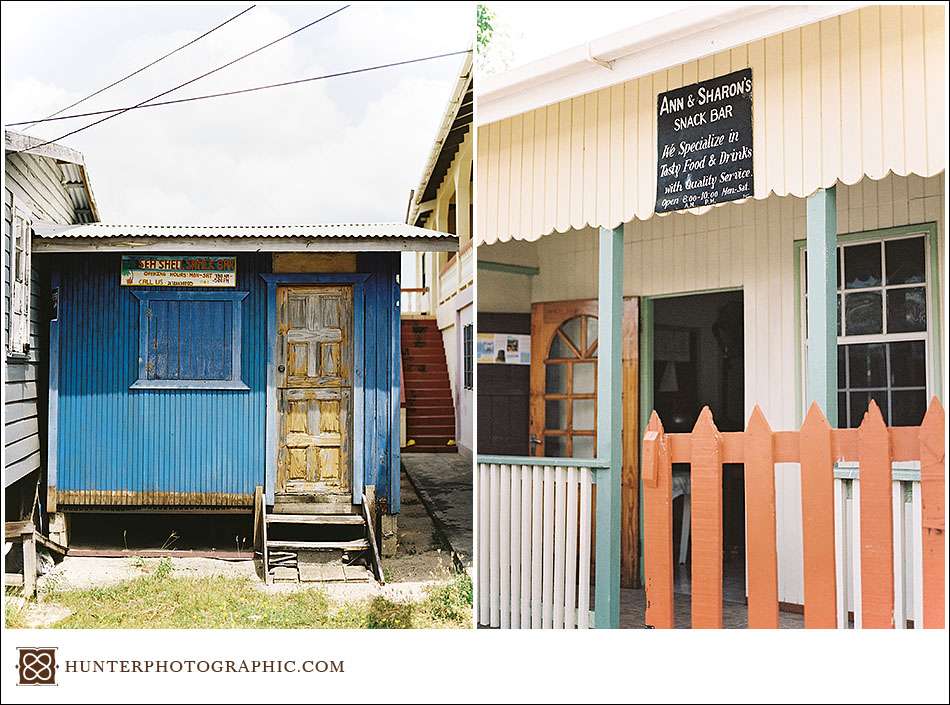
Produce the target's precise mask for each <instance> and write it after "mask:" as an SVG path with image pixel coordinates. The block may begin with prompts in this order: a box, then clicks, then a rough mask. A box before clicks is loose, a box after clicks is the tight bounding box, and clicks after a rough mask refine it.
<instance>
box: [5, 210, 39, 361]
mask: <svg viewBox="0 0 950 705" xmlns="http://www.w3.org/2000/svg"><path fill="white" fill-rule="evenodd" d="M12 221H13V222H12V223H11V224H10V230H11V232H10V323H9V330H8V331H7V355H9V356H11V357H27V356H29V354H30V295H31V278H32V277H31V272H32V260H33V244H32V236H33V214H32V213H31V212H30V210H29V208H27V206H26V204H25V203H24V202H23V201H22V200H21V199H19V198H17V197H16V196H14V197H13V213H12Z"/></svg>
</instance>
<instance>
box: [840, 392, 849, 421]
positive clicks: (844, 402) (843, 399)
mask: <svg viewBox="0 0 950 705" xmlns="http://www.w3.org/2000/svg"><path fill="white" fill-rule="evenodd" d="M847 427H848V395H847V393H846V392H838V428H847Z"/></svg>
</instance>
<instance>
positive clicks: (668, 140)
mask: <svg viewBox="0 0 950 705" xmlns="http://www.w3.org/2000/svg"><path fill="white" fill-rule="evenodd" d="M656 111H657V112H656V115H657V145H656V147H657V152H656V153H657V163H656V212H657V213H667V212H669V211H678V210H684V209H686V208H698V207H700V206H711V205H713V204H714V203H725V202H726V201H735V200H738V199H740V198H748V197H750V196H752V193H753V181H752V69H741V70H739V71H734V72H733V73H730V74H726V75H725V76H719V77H718V78H713V79H710V80H708V81H700V82H699V83H694V84H692V85H689V86H683V87H682V88H677V89H675V90H672V91H667V92H666V93H661V94H660V95H659V96H657V103H656Z"/></svg>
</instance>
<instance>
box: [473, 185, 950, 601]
mask: <svg viewBox="0 0 950 705" xmlns="http://www.w3.org/2000/svg"><path fill="white" fill-rule="evenodd" d="M943 193H944V177H943V175H942V174H941V175H938V176H934V177H930V178H922V177H918V176H908V177H898V176H888V177H886V178H884V179H882V180H881V181H870V180H867V179H865V180H863V181H861V182H858V183H857V184H855V185H853V186H843V185H839V186H838V189H837V195H838V198H837V203H838V232H839V233H842V234H843V233H849V232H861V231H866V230H875V229H878V228H886V227H894V226H900V225H908V224H916V223H926V222H937V223H938V240H939V243H940V248H939V249H940V259H941V262H942V261H943V257H944V251H945V249H944V248H945V235H944V210H943V200H944V199H943ZM804 236H805V201H804V200H801V199H798V198H794V197H790V196H789V197H784V198H779V197H776V196H773V197H771V198H768V199H766V200H762V201H747V202H745V203H742V204H732V205H728V206H725V207H721V208H715V209H712V210H710V211H709V212H707V213H705V214H704V215H699V216H697V215H691V214H673V215H670V216H666V217H654V218H652V219H651V220H648V221H633V222H630V223H627V224H626V225H625V234H624V251H625V261H624V295H625V296H658V295H666V294H674V293H696V292H702V291H709V290H714V289H725V288H742V289H743V292H744V305H745V365H746V367H745V389H746V394H745V401H746V403H745V406H746V415H747V416H748V414H749V413H751V411H752V407H753V406H754V405H755V404H759V405H760V406H761V407H762V410H763V412H764V413H765V415H766V418H768V420H769V422H770V424H771V425H772V427H773V428H774V429H777V430H778V429H791V428H793V427H795V426H796V425H797V424H798V423H800V419H801V409H800V408H799V405H800V396H801V395H800V390H799V386H798V372H797V365H798V362H797V361H798V350H799V345H800V342H799V335H798V331H797V329H796V325H795V311H796V307H797V306H798V305H799V293H798V291H797V290H796V288H795V283H794V256H795V246H794V241H795V240H799V239H803V238H804ZM525 246H526V243H505V244H498V245H490V246H484V245H483V246H481V247H480V248H479V258H480V259H482V260H491V261H508V260H514V259H519V260H520V259H523V258H524V256H525V255H524V253H523V248H524V247H525ZM534 247H535V248H536V257H537V264H538V266H539V267H540V270H541V271H540V274H538V275H537V276H535V277H532V278H531V285H530V300H523V299H524V294H525V292H526V289H527V288H528V287H525V285H524V284H523V280H524V279H527V277H524V276H520V275H508V274H499V273H492V274H491V278H490V280H489V279H486V278H485V277H484V276H483V273H482V272H479V299H480V303H479V310H495V309H494V306H496V305H497V304H499V303H501V302H505V307H504V309H503V310H510V311H523V310H527V309H528V308H529V307H530V303H532V302H537V301H557V300H570V299H590V298H595V297H596V296H597V236H596V233H595V232H594V231H593V230H590V229H587V230H581V231H570V232H568V233H565V234H563V235H561V234H554V235H549V236H547V237H545V238H543V239H542V240H541V241H540V242H537V243H534ZM940 277H941V281H940V282H935V283H933V284H932V289H931V291H932V292H934V293H935V294H937V295H939V296H941V297H942V294H943V291H944V289H945V282H946V272H945V271H944V270H943V269H942V268H941V274H940ZM482 301H487V302H488V304H489V308H484V307H483V305H482ZM498 310H502V309H498ZM941 318H942V320H941V330H943V331H946V330H947V325H946V310H945V309H943V308H942V309H941ZM946 378H947V375H946V369H944V371H943V379H946ZM776 488H777V494H778V503H777V512H778V517H777V519H778V522H777V523H778V540H779V551H780V560H779V591H780V599H782V600H784V601H788V602H798V603H800V602H801V601H802V587H801V583H802V575H801V560H802V557H801V497H800V483H799V476H798V468H797V466H785V467H780V468H779V469H778V470H777V483H776Z"/></svg>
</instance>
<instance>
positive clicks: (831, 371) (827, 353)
mask: <svg viewBox="0 0 950 705" xmlns="http://www.w3.org/2000/svg"><path fill="white" fill-rule="evenodd" d="M805 231H806V248H807V252H808V275H807V276H808V304H807V313H808V358H807V361H808V367H807V371H806V379H805V391H806V395H807V398H806V399H805V408H806V410H807V408H808V407H809V406H811V403H812V402H814V401H817V402H818V405H819V406H820V407H821V410H822V411H823V412H824V414H825V416H826V417H827V419H828V423H830V424H831V425H832V426H837V425H838V284H837V281H838V252H837V245H838V236H837V232H838V215H837V211H836V210H835V189H834V187H833V186H832V187H831V188H829V189H819V190H818V191H817V192H815V193H814V194H812V195H811V196H809V197H808V200H807V202H806V215H805Z"/></svg>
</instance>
